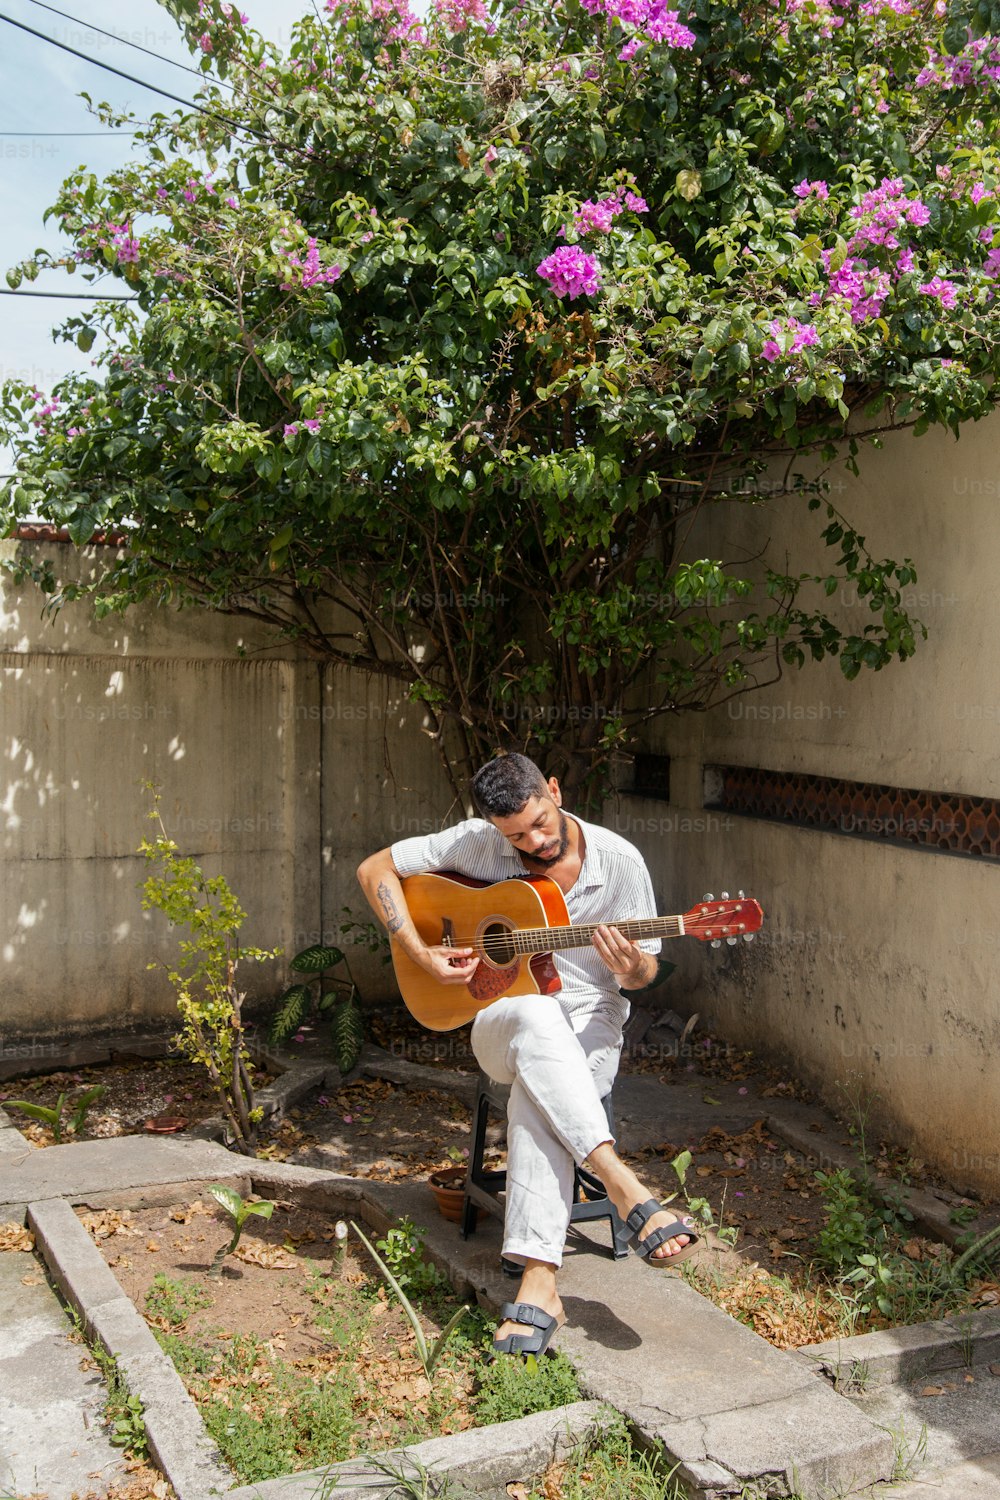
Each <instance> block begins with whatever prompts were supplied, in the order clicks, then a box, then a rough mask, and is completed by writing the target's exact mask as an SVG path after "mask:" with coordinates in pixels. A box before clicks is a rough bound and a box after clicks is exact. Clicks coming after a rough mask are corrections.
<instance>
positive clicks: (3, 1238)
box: [0, 1224, 35, 1250]
mask: <svg viewBox="0 0 1000 1500" xmlns="http://www.w3.org/2000/svg"><path fill="white" fill-rule="evenodd" d="M34 1248H35V1236H34V1235H33V1234H32V1233H31V1230H30V1229H25V1227H24V1225H23V1224H0V1250H33V1249H34Z"/></svg>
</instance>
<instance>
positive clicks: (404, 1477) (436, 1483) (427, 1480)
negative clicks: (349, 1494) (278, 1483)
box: [309, 1453, 460, 1500]
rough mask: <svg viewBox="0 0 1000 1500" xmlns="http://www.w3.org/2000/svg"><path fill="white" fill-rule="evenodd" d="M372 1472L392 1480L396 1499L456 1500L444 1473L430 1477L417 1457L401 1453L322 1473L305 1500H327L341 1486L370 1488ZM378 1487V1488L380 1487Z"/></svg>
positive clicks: (374, 1457)
mask: <svg viewBox="0 0 1000 1500" xmlns="http://www.w3.org/2000/svg"><path fill="white" fill-rule="evenodd" d="M372 1469H374V1470H375V1471H376V1472H377V1473H379V1474H383V1475H384V1476H385V1478H386V1479H387V1480H391V1481H392V1490H391V1494H392V1496H393V1497H398V1500H450V1497H451V1496H455V1497H456V1500H457V1497H458V1495H459V1493H460V1492H459V1491H456V1490H455V1488H454V1485H453V1482H452V1480H451V1479H450V1478H449V1476H448V1475H447V1474H432V1473H431V1471H430V1469H428V1467H427V1465H426V1464H423V1463H421V1461H420V1459H419V1458H416V1457H415V1456H414V1455H413V1454H411V1453H401V1454H400V1455H399V1457H398V1458H395V1457H393V1458H390V1457H389V1456H388V1455H381V1456H378V1455H369V1456H368V1457H367V1458H366V1459H365V1461H364V1465H363V1466H362V1467H359V1468H358V1469H355V1470H351V1471H347V1472H345V1471H344V1470H341V1472H340V1473H339V1474H325V1475H324V1476H323V1477H322V1479H321V1480H320V1483H319V1485H318V1487H317V1488H316V1489H315V1490H314V1491H313V1493H312V1494H311V1495H310V1496H309V1500H330V1497H331V1496H335V1495H336V1492H337V1490H338V1489H339V1488H340V1487H341V1484H343V1485H345V1486H347V1487H349V1488H354V1487H355V1486H356V1485H360V1487H361V1488H363V1489H370V1488H372V1486H371V1484H370V1483H369V1482H368V1481H370V1479H371V1471H372ZM378 1488H379V1489H382V1486H381V1485H379V1486H378Z"/></svg>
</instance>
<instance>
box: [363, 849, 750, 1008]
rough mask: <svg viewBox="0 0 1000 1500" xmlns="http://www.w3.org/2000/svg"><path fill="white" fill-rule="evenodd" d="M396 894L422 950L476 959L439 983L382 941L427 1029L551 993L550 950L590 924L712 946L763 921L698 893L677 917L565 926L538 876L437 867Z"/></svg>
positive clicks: (573, 944) (587, 938)
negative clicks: (505, 876) (463, 975)
mask: <svg viewBox="0 0 1000 1500" xmlns="http://www.w3.org/2000/svg"><path fill="white" fill-rule="evenodd" d="M402 886H403V894H404V895H405V897H406V904H407V906H408V908H409V912H410V916H411V917H412V918H413V923H414V926H415V927H416V929H417V931H418V932H419V934H420V936H421V937H422V938H423V940H424V942H425V943H427V945H428V946H429V947H436V946H437V945H439V944H442V945H444V946H445V947H450V948H471V949H472V950H473V952H474V953H475V954H476V955H478V957H479V964H478V965H477V967H476V969H475V972H474V973H473V975H472V977H471V979H470V980H469V981H468V983H467V984H441V983H440V981H439V980H437V979H433V978H432V977H431V975H430V974H428V973H427V971H426V969H422V968H421V967H420V965H419V964H417V963H414V961H413V959H412V958H410V957H409V955H408V954H407V953H405V952H404V951H403V949H402V948H401V947H400V946H399V944H398V943H397V942H395V940H393V941H392V942H391V948H392V962H393V965H394V967H395V970H396V979H397V981H398V983H399V989H400V993H401V994H402V996H403V1000H404V1002H405V1003H406V1008H407V1009H408V1010H409V1012H410V1014H411V1015H412V1016H413V1017H414V1019H415V1020H417V1021H419V1022H420V1024H421V1026H426V1027H427V1029H428V1030H429V1031H451V1030H453V1029H454V1028H455V1027H456V1026H464V1025H465V1023H466V1021H471V1020H472V1018H473V1017H474V1016H476V1015H478V1014H479V1012H480V1011H481V1010H483V1009H484V1007H485V1006H487V1005H491V1004H492V1003H493V1001H494V1000H499V999H501V998H502V997H503V996H505V995H551V994H553V993H554V992H555V991H556V990H558V989H560V988H561V985H562V981H561V980H560V978H559V974H558V971H557V969H556V966H555V964H554V963H553V961H552V955H553V953H555V952H558V951H560V950H562V949H564V948H586V947H588V946H589V944H590V942H591V939H592V938H593V935H594V933H595V932H596V930H597V927H598V926H614V927H617V928H618V930H619V932H620V933H622V935H623V936H624V937H626V938H628V939H629V940H630V941H631V942H638V941H639V940H640V939H641V938H662V937H695V938H699V939H701V941H702V942H710V943H713V944H715V945H716V946H718V945H719V944H720V943H722V942H728V943H735V942H737V941H738V940H739V939H740V938H745V939H746V940H747V941H749V940H750V938H751V937H752V935H753V934H754V933H755V932H756V931H757V930H758V928H759V927H760V925H761V923H762V921H763V920H764V913H763V912H762V911H761V908H760V906H759V905H758V903H757V902H756V901H751V900H749V899H748V898H747V897H745V896H744V895H743V894H742V892H741V893H740V895H739V896H738V897H736V898H735V899H734V900H730V899H729V897H728V896H726V895H725V893H724V894H723V899H722V900H721V901H716V900H714V899H713V898H712V897H711V896H706V897H705V899H704V901H701V902H699V903H698V905H697V906H693V907H692V908H691V910H690V911H689V912H685V913H684V915H683V916H678V917H642V918H628V919H626V920H624V921H620V922H619V921H611V920H610V919H609V921H608V922H607V923H603V922H602V923H595V924H594V925H593V926H586V925H581V926H575V927H574V926H573V925H572V924H571V923H570V920H569V912H568V911H567V909H566V899H565V897H564V896H563V893H562V891H561V890H560V888H559V886H558V885H556V883H555V881H554V880H550V879H549V877H548V876H547V875H525V876H524V877H521V878H518V879H514V880H498V881H494V882H493V883H490V882H488V881H483V880H473V879H472V878H471V877H470V876H468V875H457V874H455V873H454V871H451V870H444V871H442V872H441V873H439V874H434V875H407V876H406V877H405V878H404V879H403V881H402Z"/></svg>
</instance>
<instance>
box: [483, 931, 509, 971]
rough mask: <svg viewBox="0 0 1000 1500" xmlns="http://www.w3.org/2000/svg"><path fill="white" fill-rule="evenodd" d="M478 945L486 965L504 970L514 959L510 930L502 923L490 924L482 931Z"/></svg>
mask: <svg viewBox="0 0 1000 1500" xmlns="http://www.w3.org/2000/svg"><path fill="white" fill-rule="evenodd" d="M479 943H480V945H481V948H482V952H483V955H484V957H485V958H486V960H487V962H488V963H491V964H495V965H496V966H497V968H498V969H504V968H506V967H507V965H508V964H510V963H512V962H513V960H514V958H515V957H516V952H515V948H514V942H513V939H512V937H511V929H510V928H509V927H505V926H504V925H503V923H502V922H491V923H489V924H488V925H487V926H486V927H484V928H483V929H482V932H481V933H480V936H479Z"/></svg>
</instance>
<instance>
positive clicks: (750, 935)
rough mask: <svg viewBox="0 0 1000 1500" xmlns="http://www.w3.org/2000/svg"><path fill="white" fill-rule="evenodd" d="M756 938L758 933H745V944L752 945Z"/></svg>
mask: <svg viewBox="0 0 1000 1500" xmlns="http://www.w3.org/2000/svg"><path fill="white" fill-rule="evenodd" d="M755 937H756V933H753V932H745V933H744V934H743V941H744V942H745V943H752V942H753V940H754V938H755Z"/></svg>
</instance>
